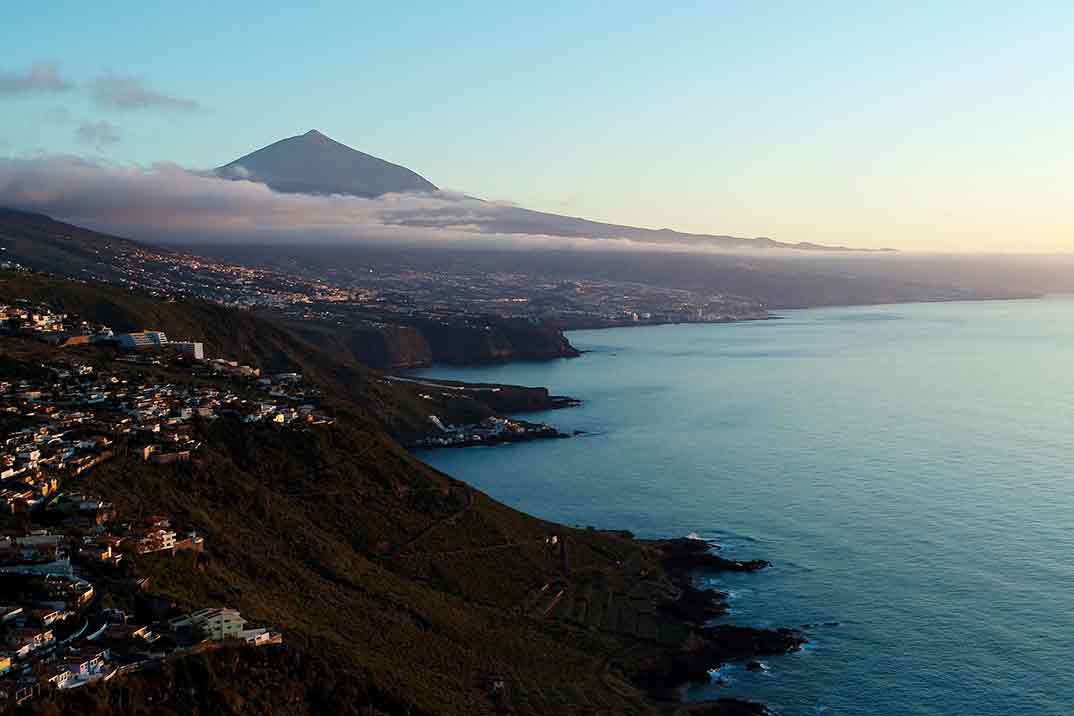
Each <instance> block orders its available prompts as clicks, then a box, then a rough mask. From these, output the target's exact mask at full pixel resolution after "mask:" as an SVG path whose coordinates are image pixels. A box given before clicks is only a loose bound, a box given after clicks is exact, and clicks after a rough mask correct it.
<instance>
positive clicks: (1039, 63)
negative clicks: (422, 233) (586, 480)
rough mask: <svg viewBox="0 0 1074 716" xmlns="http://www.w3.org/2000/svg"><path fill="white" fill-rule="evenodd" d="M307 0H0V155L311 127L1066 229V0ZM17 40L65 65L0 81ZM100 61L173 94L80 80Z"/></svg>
mask: <svg viewBox="0 0 1074 716" xmlns="http://www.w3.org/2000/svg"><path fill="white" fill-rule="evenodd" d="M311 4H313V3H311ZM316 4H317V5H318V8H317V9H316V10H308V9H306V3H294V2H278V3H270V2H266V3H261V5H263V7H257V8H248V9H240V8H236V7H233V6H235V5H239V3H227V2H219V0H217V1H216V2H212V3H209V2H188V3H185V5H184V7H183V9H182V10H177V9H175V10H163V9H160V8H158V7H156V5H157V3H147V2H144V1H142V2H137V3H135V2H131V3H120V2H113V3H107V6H108V7H107V8H105V7H101V6H99V5H101V4H97V3H87V2H83V1H78V2H48V3H37V2H28V1H27V2H21V1H18V0H16V1H15V2H10V3H5V4H4V9H3V12H2V19H0V47H2V48H3V51H2V53H0V155H4V156H22V155H26V154H32V153H35V152H39V151H41V152H48V153H57V152H62V153H76V154H83V155H87V156H103V157H107V158H110V159H112V160H116V161H132V162H137V163H143V164H148V163H151V162H154V161H159V160H167V161H173V162H177V163H179V164H182V165H183V166H187V167H195V168H199V167H209V166H214V165H217V164H222V163H224V162H226V161H229V160H231V159H233V158H235V157H237V156H239V155H241V154H244V153H246V152H248V151H251V150H253V149H255V148H258V147H260V146H263V145H265V144H267V143H269V142H272V141H275V140H276V139H280V138H282V137H285V136H290V135H294V134H299V133H302V132H304V131H306V130H307V129H310V128H317V129H320V130H321V131H323V132H325V133H326V134H328V135H329V136H332V137H334V138H336V139H338V140H339V141H342V142H344V143H346V144H349V145H351V146H353V147H355V148H357V149H361V150H363V151H367V152H369V153H372V154H376V155H378V156H381V157H384V158H386V159H389V160H391V161H395V162H398V163H401V164H405V165H406V166H409V167H410V168H412V169H415V170H416V171H418V172H420V173H421V174H423V175H424V176H426V177H427V178H429V179H430V180H431V181H433V182H434V183H436V184H438V185H440V186H441V187H445V188H451V189H458V190H462V191H466V192H469V193H471V194H475V195H479V196H483V197H488V198H494V199H508V200H512V201H516V202H518V203H520V204H523V205H526V206H530V207H533V208H540V209H547V210H551V211H556V212H561V213H569V214H574V215H581V216H586V217H588V218H595V219H604V220H611V221H615V222H618V223H631V224H636V225H643V226H652V227H660V226H670V227H673V228H678V229H684V230H693V231H706V232H713V233H731V234H737V235H746V236H757V235H767V236H772V237H774V238H778V239H782V240H787V241H802V240H806V241H820V242H828V243H847V244H855V245H862V246H865V245H895V246H899V247H902V248H908V249H926V250H928V249H932V250H943V249H948V248H967V247H974V246H977V247H979V248H985V249H990V250H1011V249H1015V248H1030V249H1037V250H1047V249H1055V248H1059V249H1062V248H1067V249H1074V212H1071V211H1070V209H1069V207H1070V206H1074V121H1072V120H1074V92H1072V91H1071V78H1072V77H1074V3H1070V2H1054V3H1044V2H1038V3H1032V2H1031V3H1009V2H973V3H970V2H966V3H963V2H953V1H947V2H929V3H917V2H909V3H893V2H885V3H871V2H811V3H804V2H803V3H785V4H784V3H777V2H765V3H732V2H725V3H724V2H676V3H652V4H632V3H592V4H589V3H581V2H571V3H554V2H541V3H515V2H496V3H492V2H489V3H478V2H456V3H450V4H449V3H431V2H430V3H405V4H403V3H384V2H377V3H370V4H366V3H360V2H353V1H351V2H321V3H316ZM169 5H171V4H169ZM172 7H176V6H174V5H172ZM42 62H46V63H54V64H56V65H57V66H58V68H59V71H60V74H61V76H60V79H61V80H66V81H69V82H70V83H72V84H73V85H75V86H74V87H73V88H72V89H70V90H68V91H55V90H48V89H38V88H35V89H34V90H32V91H31V90H26V91H23V90H22V89H12V90H11V91H8V92H6V93H3V91H2V90H3V78H5V77H6V78H7V79H8V80H9V85H10V82H11V81H15V80H18V79H19V78H20V77H22V76H23V75H22V74H20V73H25V71H26V70H27V68H29V67H30V66H31V65H33V64H34V63H42ZM107 73H111V77H112V78H113V80H114V79H115V78H117V77H121V76H135V77H137V78H139V79H140V80H141V85H140V86H141V87H142V88H143V89H148V90H152V91H155V92H158V93H161V94H163V95H167V96H168V97H174V98H182V99H189V100H193V101H195V102H196V103H197V104H198V107H197V108H196V109H187V108H184V107H182V106H178V105H175V104H168V102H167V101H166V100H165V101H161V102H156V103H154V102H150V103H148V104H149V105H150V106H146V107H142V108H126V109H124V108H120V107H115V106H108V105H107V104H105V105H102V104H99V103H97V102H94V101H93V100H92V98H91V97H92V92H91V91H90V88H91V87H92V86H93V82H94V80H95V79H96V78H99V77H100V76H101V75H102V74H107ZM20 87H21V86H20ZM101 122H107V125H101V124H99V123H101ZM83 125H94V126H95V127H96V129H95V130H93V128H92V127H91V130H93V131H89V130H86V131H84V132H83V133H82V134H81V135H80V134H79V128H83V129H85V128H84V127H83ZM87 131H89V133H88V134H87V133H86V132H87ZM94 132H96V133H94ZM79 136H81V137H82V139H78V137H79ZM92 137H97V138H98V140H99V141H96V142H94V141H93V140H92V139H91V138H92Z"/></svg>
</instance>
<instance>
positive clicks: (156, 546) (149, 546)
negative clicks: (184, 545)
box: [138, 529, 175, 554]
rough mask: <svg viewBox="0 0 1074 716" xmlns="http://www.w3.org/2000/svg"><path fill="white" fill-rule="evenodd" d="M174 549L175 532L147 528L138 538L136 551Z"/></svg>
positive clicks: (142, 552)
mask: <svg viewBox="0 0 1074 716" xmlns="http://www.w3.org/2000/svg"><path fill="white" fill-rule="evenodd" d="M169 549H175V532H173V531H172V530H167V529H154V530H149V531H148V532H146V533H145V535H143V536H142V538H141V539H140V540H138V553H139V554H146V553H148V552H160V551H163V550H169Z"/></svg>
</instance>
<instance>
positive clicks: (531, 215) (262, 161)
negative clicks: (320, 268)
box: [215, 129, 889, 252]
mask: <svg viewBox="0 0 1074 716" xmlns="http://www.w3.org/2000/svg"><path fill="white" fill-rule="evenodd" d="M215 171H216V174H217V176H220V177H224V178H227V179H236V180H242V179H245V180H250V181H255V182H260V183H262V184H266V185H268V186H269V187H271V188H272V189H274V190H276V191H278V192H283V193H286V194H343V195H350V196H360V197H366V198H372V197H377V196H381V195H383V194H388V193H400V192H411V193H414V192H419V193H420V192H435V191H439V190H438V189H437V187H436V186H435V185H433V184H432V183H430V182H429V181H427V180H426V179H425V178H423V177H422V176H421V175H419V174H417V173H416V172H413V171H411V170H410V169H407V168H406V167H401V166H398V165H396V164H391V163H389V162H386V161H384V160H382V159H378V158H376V157H374V156H371V155H369V154H365V153H363V152H359V151H357V150H355V149H351V148H350V147H348V146H347V145H345V144H342V143H340V142H337V141H335V140H334V139H331V138H329V137H326V136H325V135H323V134H321V133H320V132H318V131H317V130H315V129H311V130H310V131H309V132H306V133H305V134H303V135H300V136H297V137H289V138H287V139H282V140H280V141H278V142H276V143H274V144H270V145H268V146H267V147H264V148H263V149H259V150H257V151H256V152H252V153H250V154H247V155H246V156H244V157H240V158H239V159H236V160H235V161H233V162H231V163H229V164H225V165H224V166H222V167H219V168H218V169H216V170H215ZM475 203H476V204H477V205H478V206H476V207H475ZM389 223H393V224H396V225H398V226H411V227H414V228H444V227H452V226H456V225H465V226H471V227H473V226H476V227H478V229H479V230H480V231H482V232H485V233H496V234H523V235H527V234H532V235H538V236H564V237H575V238H589V239H628V240H631V241H644V242H646V243H652V244H657V245H659V244H690V245H695V246H698V247H704V248H710V249H723V250H728V251H734V250H739V251H741V250H753V249H791V250H795V251H811V252H812V251H859V250H860V251H873V250H870V249H851V248H847V247H845V246H824V245H821V244H813V243H807V242H801V243H797V244H792V243H785V242H781V241H775V240H773V239H769V238H741V237H737V236H723V235H718V234H688V233H683V232H679V231H674V230H672V229H644V228H638V227H634V226H621V225H618V224H609V223H604V222H599V221H589V220H587V219H582V218H578V217H572V216H560V215H558V214H550V213H547V212H543V211H534V210H532V209H524V208H521V207H515V206H504V205H502V204H496V203H485V202H481V201H475V200H473V198H472V197H471V198H470V199H469V200H468V201H465V202H455V203H450V202H449V203H447V204H446V205H445V206H438V207H430V208H426V209H408V210H407V211H406V212H401V213H399V214H397V215H396V216H395V217H393V218H392V219H390V220H389ZM880 250H881V251H888V250H889V249H880Z"/></svg>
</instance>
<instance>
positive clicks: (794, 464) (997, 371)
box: [422, 297, 1074, 716]
mask: <svg viewBox="0 0 1074 716" xmlns="http://www.w3.org/2000/svg"><path fill="white" fill-rule="evenodd" d="M569 337H570V339H571V341H572V343H574V345H575V346H576V347H578V348H580V349H582V350H585V351H587V353H585V354H584V355H583V356H582V357H580V358H576V359H572V360H560V361H555V362H550V363H525V364H508V365H501V366H489V367H479V368H465V369H464V368H455V367H438V368H434V369H430V370H427V371H424V372H423V375H428V376H435V377H450V378H458V379H461V380H469V381H492V382H501V383H517V384H522V385H544V386H548V387H549V388H550V389H551V390H552V392H553V393H556V394H565V395H571V396H574V397H577V398H580V399H582V400H583V401H584V404H583V405H582V406H581V407H578V408H573V409H567V410H558V411H552V412H548V413H538V414H529V415H527V416H525V417H526V419H529V420H538V421H542V422H550V423H552V424H554V425H555V426H557V427H559V428H560V429H562V430H564V431H567V432H569V431H573V430H581V431H585V435H583V436H579V437H574V438H571V439H567V440H548V441H538V442H532V443H524V444H516V445H509V446H500V447H489V448H467V449H457V450H440V451H427V452H424V453H423V454H422V457H423V459H425V460H426V461H428V462H429V463H431V464H433V465H434V466H436V467H437V468H439V469H441V470H444V471H446V472H448V473H450V474H452V475H454V476H456V477H459V478H461V479H464V480H466V481H468V482H470V483H471V484H473V485H475V486H476V487H478V488H480V489H482V490H484V491H486V492H488V493H489V494H491V495H492V496H494V497H496V498H497V499H499V500H502V501H503V502H506V503H507V504H509V505H512V506H514V507H517V508H519V509H522V510H525V511H527V512H530V513H532V514H535V515H538V516H540V517H544V518H548V519H553V520H557V521H561V522H565V523H568V524H573V525H582V526H585V525H593V526H596V527H601V528H616V529H628V530H631V531H633V532H635V533H636V534H637V535H638V536H642V537H660V536H682V535H688V534H695V535H698V536H702V537H706V538H713V539H715V540H718V541H719V543H720V544H722V545H723V549H724V552H725V554H728V555H731V556H734V557H736V558H754V557H759V558H764V559H768V560H771V562H772V563H773V566H772V567H771V568H770V569H768V570H765V571H763V572H760V573H756V574H744V575H721V576H719V577H717V578H713V579H711V582H712V583H713V584H715V585H717V586H719V587H720V588H723V589H726V590H729V591H730V592H731V595H732V612H731V614H730V615H729V616H728V617H727V618H726V619H725V621H727V622H729V623H737V624H746V625H766V626H795V627H801V626H803V625H809V626H805V627H804V628H805V632H806V634H807V635H808V637H809V639H810V643H809V645H808V647H807V648H806V649H805V650H803V651H802V652H800V653H797V654H792V655H788V656H782V657H776V658H771V659H766V660H765V662H766V664H767V666H768V667H769V669H768V670H767V671H764V672H748V671H746V670H744V669H743V668H742V666H741V665H731V666H730V667H728V668H726V669H724V670H723V671H722V672H721V674H720V675H719V679H718V682H719V683H717V682H716V681H714V682H713V683H711V684H708V685H704V686H700V685H699V686H694V687H690V688H689V689H688V690H687V697H688V698H692V699H700V698H715V697H720V696H735V697H743V698H752V699H756V700H760V701H764V702H766V703H768V704H769V706H770V707H771V708H772V709H773V710H774V711H776V712H777V713H779V714H785V715H788V716H789V715H800V714H801V715H804V714H810V715H812V714H822V713H823V714H831V715H836V714H870V715H872V716H887V715H891V716H894V715H895V714H898V715H899V716H906V715H907V714H929V715H939V714H944V715H948V714H981V715H985V716H987V715H991V714H996V715H998V714H1012V713H1026V714H1057V715H1058V714H1064V715H1065V714H1070V713H1071V712H1072V711H1074V675H1072V673H1074V669H1072V656H1074V298H1072V297H1050V298H1045V299H1041V300H1027V301H995V302H963V303H936V304H908V305H894V306H870V307H853V308H826V309H813V310H802V311H791V312H787V313H785V314H784V317H783V318H782V319H781V320H772V321H761V322H751V323H738V324H728V325H696V324H695V325H676V326H654V327H639V328H624V329H611V330H601V331H576V332H572V333H570V334H569Z"/></svg>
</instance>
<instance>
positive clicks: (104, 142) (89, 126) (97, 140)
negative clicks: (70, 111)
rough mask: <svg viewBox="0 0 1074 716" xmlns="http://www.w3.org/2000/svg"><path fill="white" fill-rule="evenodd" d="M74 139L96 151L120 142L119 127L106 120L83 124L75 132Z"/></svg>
mask: <svg viewBox="0 0 1074 716" xmlns="http://www.w3.org/2000/svg"><path fill="white" fill-rule="evenodd" d="M75 138H76V139H78V141H79V142H81V143H83V144H88V145H90V146H92V147H95V148H96V149H97V150H98V151H99V150H101V149H104V148H105V147H107V146H110V145H112V144H115V143H117V142H118V141H119V140H120V136H119V127H117V126H116V125H114V124H112V123H111V122H108V121H106V120H103V119H102V120H100V121H99V122H84V123H83V124H82V125H80V126H79V128H78V129H76V130H75Z"/></svg>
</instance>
